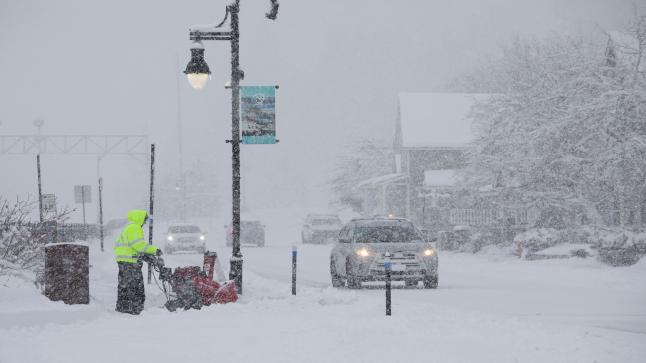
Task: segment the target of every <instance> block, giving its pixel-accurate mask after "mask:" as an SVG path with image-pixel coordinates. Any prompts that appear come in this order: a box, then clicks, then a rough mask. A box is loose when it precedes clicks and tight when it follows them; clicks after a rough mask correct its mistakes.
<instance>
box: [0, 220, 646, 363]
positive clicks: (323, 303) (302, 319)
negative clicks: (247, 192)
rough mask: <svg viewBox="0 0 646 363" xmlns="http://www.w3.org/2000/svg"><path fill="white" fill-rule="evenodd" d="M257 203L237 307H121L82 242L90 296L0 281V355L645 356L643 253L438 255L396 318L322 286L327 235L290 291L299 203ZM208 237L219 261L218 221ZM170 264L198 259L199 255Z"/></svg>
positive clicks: (106, 266)
mask: <svg viewBox="0 0 646 363" xmlns="http://www.w3.org/2000/svg"><path fill="white" fill-rule="evenodd" d="M257 214H259V215H260V216H261V219H262V220H263V222H264V223H265V224H266V225H267V247H265V248H251V247H248V248H243V254H244V289H245V290H244V295H243V296H242V298H241V300H240V301H239V302H238V303H235V304H228V305H218V306H211V307H206V308H204V309H202V310H201V311H194V310H192V311H182V312H176V313H169V312H167V311H166V310H164V309H163V308H160V306H161V305H162V304H163V303H164V299H163V296H162V295H161V293H160V292H159V291H158V290H157V289H156V287H155V285H154V284H153V285H147V291H146V292H147V301H146V310H145V311H144V312H143V313H142V315H140V316H124V315H121V314H117V313H115V312H114V311H113V310H114V303H115V299H116V287H115V285H116V274H117V272H116V266H115V264H114V262H113V261H112V256H111V251H110V250H109V249H108V250H107V251H106V252H104V253H101V252H100V251H98V249H97V248H95V249H93V250H92V251H91V264H92V268H91V295H92V299H91V303H90V305H88V306H67V305H65V304H63V303H60V302H56V303H54V302H49V301H48V300H47V299H45V298H44V297H43V296H41V295H39V294H38V293H37V292H36V291H35V290H34V289H33V287H32V285H30V284H29V283H27V282H25V281H23V280H19V279H16V278H13V279H9V280H6V281H5V280H0V362H2V363H14V362H51V363H54V362H65V363H75V362H89V361H91V362H111V363H113V362H115V361H119V362H120V363H121V362H145V361H155V362H194V361H204V360H205V359H206V360H208V361H221V362H260V361H262V362H402V361H440V362H473V361H482V362H546V361H549V362H594V361H596V362H643V361H645V360H646V261H641V262H640V263H638V264H637V265H634V266H630V267H621V268H612V267H608V266H605V265H602V264H599V263H598V262H596V261H595V260H592V259H565V260H546V261H520V260H518V259H515V258H513V257H511V256H506V255H496V254H488V255H466V254H453V253H441V254H440V287H439V288H438V289H437V290H424V289H395V290H394V291H393V316H391V317H385V316H384V291H383V290H382V289H364V290H359V291H354V290H346V289H333V288H331V287H330V282H329V272H328V268H329V250H330V248H331V246H329V245H324V246H318V245H300V244H299V245H298V248H299V261H298V267H299V270H298V271H299V275H298V282H299V284H298V295H297V296H292V295H291V293H290V278H291V246H292V245H293V244H294V243H297V242H298V239H299V233H300V222H301V220H300V219H299V218H301V217H302V216H304V213H300V212H296V211H265V212H262V213H257ZM301 214H302V216H301ZM215 225H216V226H217V225H224V222H223V223H219V224H218V223H215ZM219 232H221V233H219ZM209 238H210V240H209V242H208V243H209V247H210V248H211V249H215V250H216V251H217V252H218V254H219V256H220V257H221V259H222V263H223V265H224V266H225V267H226V266H227V265H228V260H227V256H229V255H230V250H229V249H226V248H224V231H223V230H222V231H216V232H215V233H210V234H209ZM166 262H167V264H168V265H170V266H184V265H200V264H201V256H199V255H177V256H175V255H173V256H167V258H166Z"/></svg>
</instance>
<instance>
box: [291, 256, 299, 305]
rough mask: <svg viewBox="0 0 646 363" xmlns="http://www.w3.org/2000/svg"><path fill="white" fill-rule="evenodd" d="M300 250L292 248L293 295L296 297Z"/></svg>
mask: <svg viewBox="0 0 646 363" xmlns="http://www.w3.org/2000/svg"><path fill="white" fill-rule="evenodd" d="M297 254H298V250H297V248H296V246H292V295H296V255H297Z"/></svg>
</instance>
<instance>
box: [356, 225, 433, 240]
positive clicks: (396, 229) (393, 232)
mask: <svg viewBox="0 0 646 363" xmlns="http://www.w3.org/2000/svg"><path fill="white" fill-rule="evenodd" d="M420 240H422V238H421V237H420V235H419V234H418V233H417V231H416V230H415V228H414V227H413V225H412V224H410V223H406V224H401V223H399V224H381V225H363V226H362V225H359V226H356V227H355V228H354V241H355V242H356V243H386V242H413V241H420Z"/></svg>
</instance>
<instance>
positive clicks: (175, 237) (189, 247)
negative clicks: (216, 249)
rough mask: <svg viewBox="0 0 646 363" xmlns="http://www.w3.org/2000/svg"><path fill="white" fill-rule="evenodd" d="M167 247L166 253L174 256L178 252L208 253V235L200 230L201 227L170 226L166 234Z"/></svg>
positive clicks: (165, 248) (187, 225)
mask: <svg viewBox="0 0 646 363" xmlns="http://www.w3.org/2000/svg"><path fill="white" fill-rule="evenodd" d="M164 237H165V239H166V245H165V246H164V252H165V253H166V254H169V255H170V254H173V253H177V252H197V253H204V251H206V233H205V232H203V231H201V230H200V227H198V226H195V225H189V224H181V225H174V226H169V227H168V231H167V232H166V233H165V234H164Z"/></svg>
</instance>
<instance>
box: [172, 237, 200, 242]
mask: <svg viewBox="0 0 646 363" xmlns="http://www.w3.org/2000/svg"><path fill="white" fill-rule="evenodd" d="M177 242H179V243H196V242H197V238H193V237H183V238H178V239H177Z"/></svg>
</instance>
